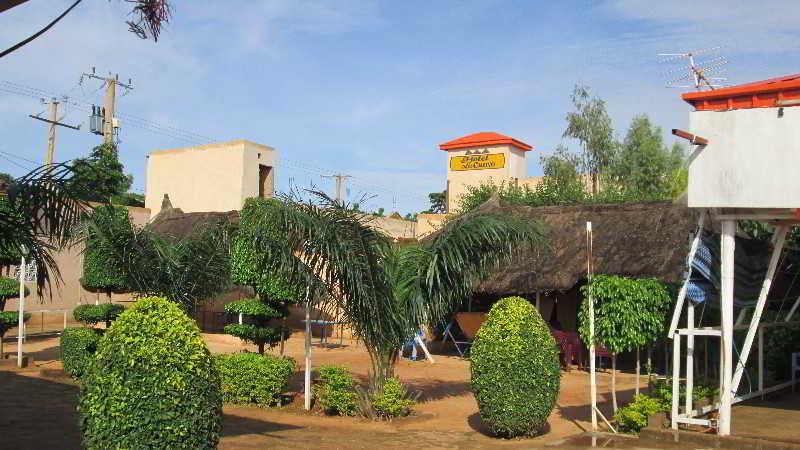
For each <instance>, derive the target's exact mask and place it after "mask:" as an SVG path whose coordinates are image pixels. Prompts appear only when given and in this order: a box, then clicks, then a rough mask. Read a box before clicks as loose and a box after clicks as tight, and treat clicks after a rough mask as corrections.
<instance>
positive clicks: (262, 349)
mask: <svg viewBox="0 0 800 450" xmlns="http://www.w3.org/2000/svg"><path fill="white" fill-rule="evenodd" d="M258 353H259V354H261V355H263V354H264V343H263V342H259V343H258Z"/></svg>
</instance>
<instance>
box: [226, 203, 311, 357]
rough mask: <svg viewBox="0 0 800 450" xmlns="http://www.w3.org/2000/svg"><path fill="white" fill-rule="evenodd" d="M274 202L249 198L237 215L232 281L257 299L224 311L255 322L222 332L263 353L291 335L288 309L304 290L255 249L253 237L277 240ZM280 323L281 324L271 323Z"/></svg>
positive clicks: (232, 257) (236, 304) (240, 301)
mask: <svg viewBox="0 0 800 450" xmlns="http://www.w3.org/2000/svg"><path fill="white" fill-rule="evenodd" d="M279 205H280V201H279V200H276V199H262V198H249V199H247V200H246V201H245V203H244V208H242V211H241V213H240V214H239V229H238V230H237V231H236V234H235V236H234V238H233V244H232V249H231V279H232V281H233V282H234V283H237V284H240V285H243V286H250V287H252V288H253V292H254V293H255V295H256V297H255V298H253V299H247V300H239V301H236V302H233V303H228V304H227V305H225V310H226V311H230V312H232V313H236V314H244V315H245V316H249V317H250V318H251V321H252V322H254V323H247V324H230V325H226V326H225V332H226V333H228V334H231V335H234V336H238V337H240V338H242V339H244V340H249V341H251V342H254V343H256V344H257V345H258V349H259V353H263V352H264V345H269V346H270V347H272V346H273V345H275V344H276V343H278V342H280V344H281V354H283V343H284V340H285V339H286V338H288V337H289V335H290V334H291V329H290V328H289V327H287V326H286V317H287V316H288V315H289V306H290V305H293V304H296V303H298V302H299V301H301V300H302V298H303V297H304V294H305V289H304V288H303V287H302V286H300V285H298V284H292V283H289V282H288V281H287V279H286V278H285V277H283V276H282V275H281V273H280V272H277V271H275V270H271V268H270V267H267V266H265V264H263V262H262V261H261V259H260V258H259V255H258V249H257V247H256V246H255V239H254V238H255V236H256V235H257V234H261V235H262V236H263V235H265V234H266V233H268V232H270V231H272V232H274V233H276V234H274V235H272V236H271V239H273V240H275V241H279V240H280V238H281V235H280V234H278V233H277V230H278V226H277V225H276V224H274V223H272V222H271V220H272V219H273V218H274V216H275V215H274V214H270V212H269V210H270V208H276V207H280V206H279ZM274 320H280V321H281V323H272V322H273V321H274Z"/></svg>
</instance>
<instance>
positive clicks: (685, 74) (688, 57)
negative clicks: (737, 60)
mask: <svg viewBox="0 0 800 450" xmlns="http://www.w3.org/2000/svg"><path fill="white" fill-rule="evenodd" d="M719 49H720V47H712V48H709V49H706V50H699V51H691V52H683V53H659V54H658V56H662V57H664V59H663V60H662V61H661V62H662V63H669V62H672V61H677V60H685V62H687V63H688V67H687V66H681V67H676V68H673V69H670V70H668V71H666V72H665V73H664V75H665V76H666V77H667V78H668V80H667V82H666V86H667V87H675V88H695V89H697V90H698V91H701V90H703V89H711V90H713V89H715V88H718V87H722V86H724V84H723V83H724V82H725V81H726V80H727V78H724V77H720V76H710V75H715V74H721V73H722V71H723V70H724V68H725V65H726V64H728V59H727V58H725V57H724V56H720V55H715V54H716V53H718V52H719ZM698 57H699V58H698ZM687 83H692V84H687Z"/></svg>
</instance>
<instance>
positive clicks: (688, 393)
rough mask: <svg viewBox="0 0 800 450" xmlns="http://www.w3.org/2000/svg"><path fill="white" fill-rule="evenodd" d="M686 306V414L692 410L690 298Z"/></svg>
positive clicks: (691, 314)
mask: <svg viewBox="0 0 800 450" xmlns="http://www.w3.org/2000/svg"><path fill="white" fill-rule="evenodd" d="M686 306H687V308H686V327H687V330H686V331H687V334H686V399H685V403H686V415H687V416H689V414H690V413H691V411H692V391H693V390H694V303H692V301H691V300H690V301H689V302H687V305H686Z"/></svg>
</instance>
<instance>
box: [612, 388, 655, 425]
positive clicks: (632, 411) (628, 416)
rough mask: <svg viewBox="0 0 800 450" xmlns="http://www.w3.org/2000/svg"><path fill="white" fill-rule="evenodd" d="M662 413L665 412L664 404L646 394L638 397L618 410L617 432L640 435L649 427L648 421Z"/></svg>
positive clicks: (616, 416) (616, 419) (615, 418)
mask: <svg viewBox="0 0 800 450" xmlns="http://www.w3.org/2000/svg"><path fill="white" fill-rule="evenodd" d="M660 411H664V408H663V405H662V403H661V402H660V401H659V400H658V399H655V398H652V397H648V396H646V395H644V394H640V395H637V396H636V397H634V398H633V401H632V402H630V403H628V404H627V405H626V406H624V407H622V408H620V409H619V410H617V413H616V414H614V421H615V422H616V423H617V430H618V431H622V432H624V433H638V432H639V430H641V429H642V428H644V427H646V426H647V419H648V418H649V417H650V416H651V415H653V414H655V413H657V412H660Z"/></svg>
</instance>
